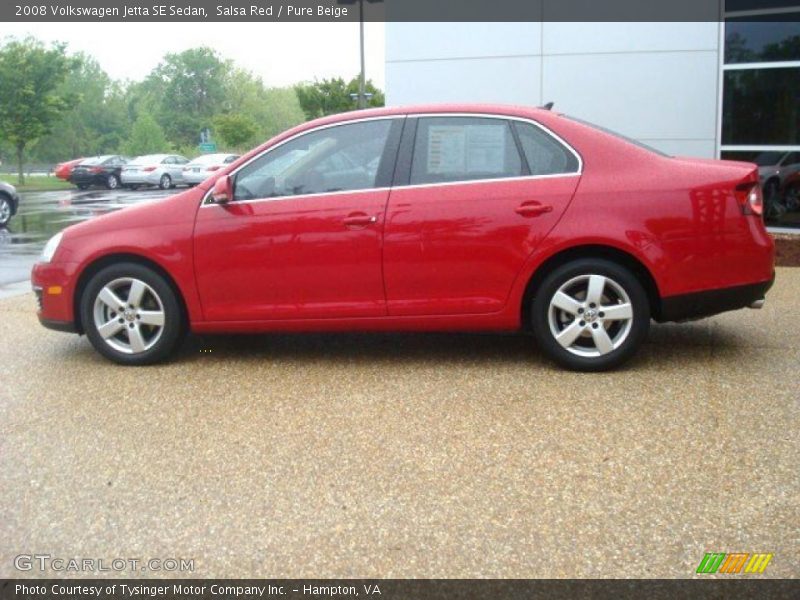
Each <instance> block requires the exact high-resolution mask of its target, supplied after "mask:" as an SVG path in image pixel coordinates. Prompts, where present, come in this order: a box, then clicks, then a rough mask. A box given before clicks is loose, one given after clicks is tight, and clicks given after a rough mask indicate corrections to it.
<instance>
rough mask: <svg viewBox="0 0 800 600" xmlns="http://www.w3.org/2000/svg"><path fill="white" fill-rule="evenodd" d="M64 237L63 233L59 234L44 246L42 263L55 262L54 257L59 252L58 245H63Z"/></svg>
mask: <svg viewBox="0 0 800 600" xmlns="http://www.w3.org/2000/svg"><path fill="white" fill-rule="evenodd" d="M63 236H64V234H63V233H61V232H59V233H57V234H55V235H54V236H53V237H51V238H50V239H49V240H48V242H47V243H46V244H45V245H44V250H42V258H41V260H42V262H46V263H49V262H50V261H51V260H53V256H54V255H55V253H56V250H58V245H59V244H60V243H61V238H62V237H63Z"/></svg>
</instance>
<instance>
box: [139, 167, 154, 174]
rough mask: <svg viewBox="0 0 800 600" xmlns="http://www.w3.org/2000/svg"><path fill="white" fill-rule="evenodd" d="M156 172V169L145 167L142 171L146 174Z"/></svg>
mask: <svg viewBox="0 0 800 600" xmlns="http://www.w3.org/2000/svg"><path fill="white" fill-rule="evenodd" d="M155 170H156V168H155V167H145V168H144V169H142V171H144V172H145V173H149V172H150V171H155Z"/></svg>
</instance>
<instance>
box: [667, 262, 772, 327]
mask: <svg viewBox="0 0 800 600" xmlns="http://www.w3.org/2000/svg"><path fill="white" fill-rule="evenodd" d="M773 283H775V274H774V273H773V274H772V278H771V279H769V280H767V281H762V282H760V283H752V284H748V285H738V286H735V287H728V288H721V289H716V290H705V291H702V292H693V293H691V294H680V295H678V296H668V297H666V298H662V299H661V311H660V313H659V314H658V315H656V320H657V321H659V322H664V321H686V320H689V319H700V318H703V317H710V316H711V315H716V314H719V313H721V312H727V311H729V310H738V309H740V308H745V307H753V308H757V306H754V305H756V304H758V301H759V300H763V299H764V297H765V295H766V293H767V292H768V291H769V289H770V288H771V287H772V284H773Z"/></svg>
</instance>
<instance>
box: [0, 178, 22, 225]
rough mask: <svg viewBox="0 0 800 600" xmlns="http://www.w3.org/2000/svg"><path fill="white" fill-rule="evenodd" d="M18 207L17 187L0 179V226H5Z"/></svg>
mask: <svg viewBox="0 0 800 600" xmlns="http://www.w3.org/2000/svg"><path fill="white" fill-rule="evenodd" d="M18 208H19V194H18V193H17V188H15V187H14V186H13V185H11V184H10V183H6V182H5V181H0V227H5V226H6V225H8V222H9V221H10V220H11V217H13V216H14V215H15V214H17V209H18Z"/></svg>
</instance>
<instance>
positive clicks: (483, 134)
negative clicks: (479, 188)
mask: <svg viewBox="0 0 800 600" xmlns="http://www.w3.org/2000/svg"><path fill="white" fill-rule="evenodd" d="M505 148H506V125H505V124H500V125H431V126H430V127H429V128H428V173H430V174H436V175H448V174H459V173H502V172H503V170H504V165H505Z"/></svg>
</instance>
